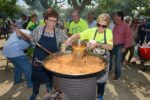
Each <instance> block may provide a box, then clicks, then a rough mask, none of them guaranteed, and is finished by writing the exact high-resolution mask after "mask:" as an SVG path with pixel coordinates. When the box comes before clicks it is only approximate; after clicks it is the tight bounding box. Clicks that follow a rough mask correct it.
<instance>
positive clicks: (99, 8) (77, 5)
mask: <svg viewBox="0 0 150 100" xmlns="http://www.w3.org/2000/svg"><path fill="white" fill-rule="evenodd" d="M23 1H25V3H26V4H27V5H28V6H29V10H30V11H32V10H36V11H38V12H43V11H44V10H45V9H47V8H49V7H53V8H55V9H57V10H58V11H59V12H63V13H65V14H64V15H68V13H69V12H68V11H70V9H79V10H80V11H81V12H83V13H84V14H86V13H87V12H88V11H91V10H92V11H94V12H95V13H96V14H99V13H102V12H107V13H112V12H114V11H117V10H122V11H123V12H124V13H125V14H126V15H130V16H133V15H135V14H136V15H140V16H141V15H142V16H150V0H23ZM16 2H17V0H0V16H4V15H5V16H11V17H13V16H14V15H15V14H19V13H21V12H22V11H24V8H23V7H19V6H17V5H16ZM66 5H68V6H67V7H69V8H68V9H67V8H66V9H62V6H66ZM83 13H82V14H83Z"/></svg>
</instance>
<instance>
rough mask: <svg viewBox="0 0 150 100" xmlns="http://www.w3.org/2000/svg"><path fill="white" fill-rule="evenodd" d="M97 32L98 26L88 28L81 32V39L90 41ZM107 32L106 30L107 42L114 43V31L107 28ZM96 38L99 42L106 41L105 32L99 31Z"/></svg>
mask: <svg viewBox="0 0 150 100" xmlns="http://www.w3.org/2000/svg"><path fill="white" fill-rule="evenodd" d="M96 32H97V27H95V28H91V29H87V30H85V31H83V32H81V33H79V34H80V39H81V40H88V41H90V40H94V36H95V34H96ZM105 32H106V42H107V44H110V45H113V35H112V31H111V30H110V29H108V28H106V30H105ZM95 40H96V42H98V43H104V42H105V41H104V32H103V33H99V32H97V34H96V36H95Z"/></svg>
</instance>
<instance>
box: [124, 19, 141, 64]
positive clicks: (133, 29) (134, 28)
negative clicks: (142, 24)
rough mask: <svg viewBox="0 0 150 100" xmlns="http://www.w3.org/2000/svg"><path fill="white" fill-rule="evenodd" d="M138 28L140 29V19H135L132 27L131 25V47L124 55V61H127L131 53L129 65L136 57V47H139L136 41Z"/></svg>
mask: <svg viewBox="0 0 150 100" xmlns="http://www.w3.org/2000/svg"><path fill="white" fill-rule="evenodd" d="M138 27H139V22H138V19H136V18H134V19H133V20H132V22H131V25H130V29H131V35H132V42H131V47H129V48H127V49H126V51H125V53H124V54H123V60H125V57H126V55H127V53H128V52H130V54H129V58H128V60H127V63H130V62H131V59H132V57H133V55H134V47H135V46H136V45H137V43H136V41H135V40H136V38H137V33H138Z"/></svg>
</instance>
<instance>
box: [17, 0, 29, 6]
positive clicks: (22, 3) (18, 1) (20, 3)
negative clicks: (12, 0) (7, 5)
mask: <svg viewBox="0 0 150 100" xmlns="http://www.w3.org/2000/svg"><path fill="white" fill-rule="evenodd" d="M17 4H18V5H20V6H24V7H28V6H27V5H26V3H25V2H24V1H23V0H17Z"/></svg>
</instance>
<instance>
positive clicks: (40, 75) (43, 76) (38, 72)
mask: <svg viewBox="0 0 150 100" xmlns="http://www.w3.org/2000/svg"><path fill="white" fill-rule="evenodd" d="M34 67H35V66H34ZM32 81H33V94H36V95H37V94H38V93H39V89H40V84H41V83H45V84H46V89H47V92H49V91H50V90H51V89H52V74H51V73H50V72H48V71H47V70H46V69H44V68H43V69H39V68H33V69H32Z"/></svg>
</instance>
